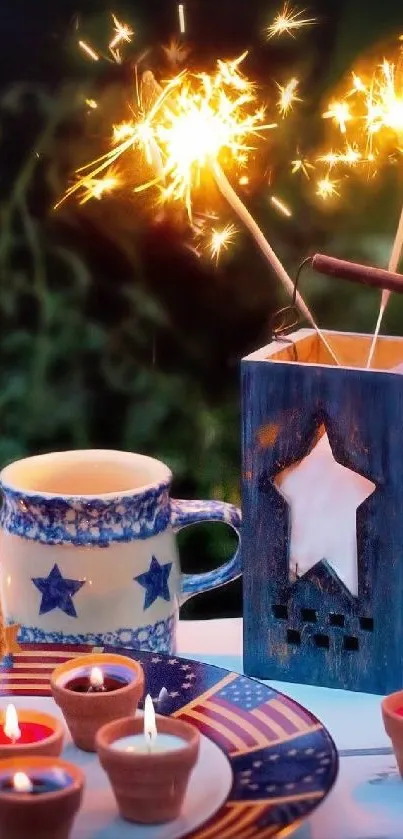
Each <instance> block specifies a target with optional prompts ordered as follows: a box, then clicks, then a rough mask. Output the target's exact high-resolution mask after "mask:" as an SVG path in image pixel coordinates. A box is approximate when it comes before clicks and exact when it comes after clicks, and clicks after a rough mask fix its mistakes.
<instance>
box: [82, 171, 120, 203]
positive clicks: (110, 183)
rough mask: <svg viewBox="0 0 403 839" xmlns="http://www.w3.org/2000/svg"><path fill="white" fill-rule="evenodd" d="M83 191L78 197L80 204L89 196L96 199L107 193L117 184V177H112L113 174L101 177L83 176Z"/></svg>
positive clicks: (87, 199) (88, 198) (85, 201)
mask: <svg viewBox="0 0 403 839" xmlns="http://www.w3.org/2000/svg"><path fill="white" fill-rule="evenodd" d="M82 186H83V192H82V195H81V198H80V204H86V203H87V201H90V200H91V198H97V199H98V201H99V200H100V199H101V198H103V197H104V196H105V195H108V194H110V193H111V192H112V190H114V189H116V188H117V187H118V186H119V178H117V177H114V176H113V174H112V173H111V174H109V175H105V177H103V178H91V177H88V178H85V179H83V184H82Z"/></svg>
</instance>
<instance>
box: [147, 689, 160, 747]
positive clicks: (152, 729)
mask: <svg viewBox="0 0 403 839" xmlns="http://www.w3.org/2000/svg"><path fill="white" fill-rule="evenodd" d="M156 736H157V724H156V721H155V711H154V705H153V701H152V699H151V696H150V694H149V693H148V694H147V696H146V698H145V700H144V737H145V739H146V741H147V745H148V750H149V751H150V752H151V749H152V746H153V742H154V740H155V738H156Z"/></svg>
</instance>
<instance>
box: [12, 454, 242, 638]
mask: <svg viewBox="0 0 403 839" xmlns="http://www.w3.org/2000/svg"><path fill="white" fill-rule="evenodd" d="M171 481H172V474H171V472H170V470H169V469H168V467H167V466H166V465H165V464H164V463H161V462H160V461H159V460H155V459H154V458H151V457H146V456H144V455H140V454H133V453H130V452H120V451H108V450H96V449H93V450H82V451H81V450H80V451H70V452H69V451H68V452H56V453H52V454H44V455H37V456H35V457H29V458H25V459H24V460H19V461H16V462H14V463H12V464H10V465H9V466H6V467H5V469H3V470H2V472H1V473H0V484H1V489H2V493H3V506H2V508H1V512H0V525H1V530H0V593H1V595H2V602H3V610H4V613H5V615H4V616H5V620H6V623H8V624H10V623H18V624H20V626H21V629H20V633H19V640H20V641H22V642H39V643H41V642H43V643H70V644H80V643H84V644H94V645H105V644H110V645H113V646H126V647H132V648H135V649H136V648H137V649H139V648H141V649H144V650H155V651H161V652H171V651H174V649H175V628H176V621H177V617H178V608H179V605H180V604H181V603H182V602H183V601H184V600H186V599H187V598H188V597H191V596H192V595H194V594H198V593H200V592H203V591H208V590H210V589H213V588H216V587H217V586H221V585H223V584H224V583H228V582H229V581H230V580H234V579H235V578H236V577H239V575H240V574H241V561H240V552H239V547H238V550H237V551H236V553H235V555H234V557H233V558H232V559H231V560H230V561H228V562H226V563H225V564H224V565H222V566H221V567H220V568H217V569H215V570H213V571H209V572H207V573H204V574H182V573H181V571H180V567H179V562H178V554H177V548H176V543H175V536H174V533H175V532H176V531H178V530H179V529H180V528H182V527H185V526H186V525H189V524H195V523H197V522H206V521H222V522H226V523H227V524H229V525H231V526H232V527H233V528H234V530H235V531H236V532H237V534H238V535H239V527H240V513H239V511H238V510H237V508H236V507H234V506H232V505H231V504H226V503H224V502H222V501H182V500H174V499H171V498H170V495H169V492H170V486H171Z"/></svg>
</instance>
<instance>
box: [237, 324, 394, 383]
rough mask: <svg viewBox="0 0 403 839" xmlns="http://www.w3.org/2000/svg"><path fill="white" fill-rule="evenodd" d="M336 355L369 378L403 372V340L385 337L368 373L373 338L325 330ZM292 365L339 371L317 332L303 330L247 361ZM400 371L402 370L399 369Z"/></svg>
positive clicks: (381, 337) (259, 352)
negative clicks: (329, 368) (370, 376)
mask: <svg viewBox="0 0 403 839" xmlns="http://www.w3.org/2000/svg"><path fill="white" fill-rule="evenodd" d="M322 331H323V334H324V335H325V337H326V339H327V341H328V342H329V344H330V346H331V348H332V349H333V351H334V352H335V354H336V356H337V358H338V360H339V363H340V366H341V368H342V369H345V368H348V367H350V368H359V369H362V371H363V372H364V373H366V374H368V375H371V374H373V373H376V372H380V371H383V372H384V371H386V370H387V371H389V372H391V373H402V372H403V338H399V337H392V336H388V335H381V336H380V337H379V339H378V343H377V346H376V350H375V355H374V358H373V362H372V365H371V368H370V370H367V369H366V363H367V358H368V354H369V349H370V345H371V341H372V335H361V334H360V333H358V332H333V331H331V330H322ZM243 361H244V362H249V361H266V362H267V361H268V362H273V363H277V362H281V363H284V362H285V363H289V364H304V365H308V366H310V365H314V366H325V367H335V366H336V365H335V362H334V360H333V358H332V356H331V354H330V353H329V351H328V350H327V349H326V346H325V345H324V343H323V341H321V339H320V337H319V335H318V334H317V332H315V330H314V329H299V330H297V331H296V332H292V333H291V334H290V335H288V336H287V337H285V338H281V339H279V340H275V341H272V343H270V344H267V346H265V347H262V348H261V349H259V350H256V351H255V352H253V353H251V354H250V355H248V356H246V357H245V358H244V359H243ZM399 367H400V369H399Z"/></svg>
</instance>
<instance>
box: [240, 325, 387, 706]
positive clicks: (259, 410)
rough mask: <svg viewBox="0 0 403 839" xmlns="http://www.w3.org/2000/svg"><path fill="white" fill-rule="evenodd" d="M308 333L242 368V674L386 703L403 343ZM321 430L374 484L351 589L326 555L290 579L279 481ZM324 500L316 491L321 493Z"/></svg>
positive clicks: (337, 455) (359, 532)
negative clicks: (375, 696)
mask: <svg viewBox="0 0 403 839" xmlns="http://www.w3.org/2000/svg"><path fill="white" fill-rule="evenodd" d="M326 336H327V338H328V340H329V341H330V343H331V346H332V347H333V349H334V350H335V351H336V353H337V356H338V358H339V360H340V361H341V364H342V366H340V367H336V366H333V363H332V359H331V357H330V355H329V354H328V353H327V351H326V349H325V347H324V346H323V344H322V343H321V341H320V339H319V338H318V336H317V334H316V333H315V332H314V331H312V330H300V331H298V332H296V333H294V334H293V335H291V336H289V338H288V339H287V340H286V341H285V340H284V339H283V340H282V341H278V342H273V343H272V344H270V345H269V346H267V347H265V348H263V349H261V350H258V351H257V352H255V353H252V354H251V355H249V356H248V357H246V358H245V359H243V361H242V400H243V404H242V422H243V562H244V667H245V672H246V673H247V674H248V675H250V676H256V677H259V678H264V679H283V680H286V681H291V682H301V683H303V682H305V683H310V684H317V685H325V686H328V687H336V688H345V689H350V690H359V691H367V692H371V693H380V694H384V693H389V692H391V691H394V690H397V689H399V688H401V687H402V686H403V378H402V376H401V375H399V374H398V372H393V368H395V367H397V366H398V365H399V364H401V363H402V362H403V339H400V338H388V337H382V338H380V339H379V343H378V347H377V351H376V355H375V358H374V361H373V369H371V370H366V369H365V362H366V359H367V356H368V350H369V344H370V336H363V335H356V334H343V333H332V332H327V333H326ZM320 429H324V430H325V431H326V432H327V435H328V438H329V443H330V447H331V450H332V452H333V456H334V459H335V460H336V461H337V462H338V463H339V464H342V465H343V466H345V467H347V468H348V469H349V470H351V471H352V472H355V473H358V475H361V476H364V477H365V478H366V479H368V481H371V482H372V483H373V484H374V491H371V493H370V494H368V497H367V498H366V500H365V501H364V502H363V503H362V504H360V506H359V507H358V509H357V513H356V539H357V575H358V576H357V580H358V585H357V591H356V593H352V591H351V590H350V589H349V588H348V586H346V585H345V584H344V582H343V581H342V579H340V577H339V576H338V575H337V573H335V571H334V568H333V567H332V565H331V564H330V563H329V562H328V559H327V557H326V556H322V557H320V558H318V561H316V562H315V563H314V564H313V565H312V567H310V568H309V570H308V571H307V572H306V573H304V574H302V575H300V576H298V575H297V576H294V577H293V576H292V575H290V568H289V550H290V541H291V535H292V534H291V527H290V522H291V515H290V508H289V505H288V503H287V501H286V500H285V498H284V496H283V495H282V493H281V492H280V491H279V489H278V488H277V487H276V483H275V481H276V476H278V475H279V473H281V472H282V470H285V469H287V467H290V466H291V465H292V464H296V463H298V462H299V461H301V460H302V459H303V458H304V457H305V456H306V455H307V453H308V452H309V451H310V450H311V449H312V447H313V446H314V445H315V441H316V439H317V437H318V431H319V430H320ZM318 491H320V487H318Z"/></svg>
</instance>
